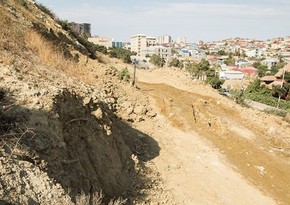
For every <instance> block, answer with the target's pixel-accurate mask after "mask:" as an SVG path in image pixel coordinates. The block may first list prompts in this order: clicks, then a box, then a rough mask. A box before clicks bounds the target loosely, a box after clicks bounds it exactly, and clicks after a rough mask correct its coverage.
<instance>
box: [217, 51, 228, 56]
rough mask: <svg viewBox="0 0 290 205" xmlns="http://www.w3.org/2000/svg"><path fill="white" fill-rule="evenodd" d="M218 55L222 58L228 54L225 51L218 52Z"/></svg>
mask: <svg viewBox="0 0 290 205" xmlns="http://www.w3.org/2000/svg"><path fill="white" fill-rule="evenodd" d="M217 54H218V55H220V56H224V55H226V52H225V51H224V50H219V51H218V52H217Z"/></svg>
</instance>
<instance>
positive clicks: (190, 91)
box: [135, 69, 290, 204]
mask: <svg viewBox="0 0 290 205" xmlns="http://www.w3.org/2000/svg"><path fill="white" fill-rule="evenodd" d="M137 86H138V88H139V89H140V90H141V91H142V92H143V93H144V94H146V95H148V96H150V98H151V103H152V104H154V106H156V109H158V110H159V115H158V116H157V117H156V119H155V122H143V123H138V124H135V126H136V127H137V128H138V129H140V130H143V131H145V132H148V133H149V134H150V135H151V136H152V137H153V138H154V139H155V140H156V141H157V142H158V144H159V146H160V150H161V151H160V155H159V156H158V157H156V158H155V159H153V162H154V163H155V165H156V167H157V169H158V171H159V173H160V176H161V178H162V179H163V181H164V190H165V191H167V194H168V192H169V193H171V194H172V196H173V198H172V199H170V200H168V201H166V204H290V192H289V188H290V187H289V182H290V171H289V170H290V164H289V156H290V152H289V151H290V150H289V137H290V127H289V124H288V123H286V122H285V121H283V119H282V118H279V117H276V116H270V115H268V114H266V113H263V112H260V111H256V110H253V109H250V108H246V107H242V106H240V105H238V104H236V103H235V102H233V101H231V100H229V99H227V98H225V97H223V96H220V95H219V94H217V92H215V91H214V90H212V89H211V88H210V87H208V86H206V85H203V84H201V83H198V82H193V81H192V80H191V79H190V78H189V77H188V76H186V75H185V74H184V73H183V72H182V71H179V70H174V69H163V70H162V69H159V70H158V69H157V70H154V71H141V70H140V71H138V83H137Z"/></svg>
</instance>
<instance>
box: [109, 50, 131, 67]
mask: <svg viewBox="0 0 290 205" xmlns="http://www.w3.org/2000/svg"><path fill="white" fill-rule="evenodd" d="M131 55H132V53H131V51H129V50H127V49H124V48H116V47H113V48H110V51H109V57H111V58H118V59H121V60H122V61H123V62H124V63H132V61H131Z"/></svg>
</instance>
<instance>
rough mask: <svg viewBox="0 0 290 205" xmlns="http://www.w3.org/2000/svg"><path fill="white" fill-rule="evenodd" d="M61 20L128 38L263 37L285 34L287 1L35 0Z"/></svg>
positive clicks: (289, 16) (289, 6)
mask: <svg viewBox="0 0 290 205" xmlns="http://www.w3.org/2000/svg"><path fill="white" fill-rule="evenodd" d="M38 2H40V3H43V4H44V5H45V6H47V7H48V8H50V9H51V10H52V11H53V12H55V14H56V15H57V16H58V17H59V18H61V19H64V20H68V21H74V22H78V23H90V24H91V25H92V34H93V35H99V36H105V37H109V38H114V40H116V41H130V37H131V36H133V35H135V34H138V33H144V34H146V35H148V36H155V37H158V36H161V35H171V36H172V38H173V39H176V38H178V37H186V39H187V41H188V42H198V41H199V40H203V41H214V40H222V39H226V38H235V37H242V38H254V39H259V40H266V39H269V38H274V37H285V36H289V35H290V28H289V26H287V25H288V24H289V23H288V19H290V12H289V11H290V1H287V0H271V1H270V0H264V1H260V0H252V1H249V0H245V1H235V2H234V3H233V2H232V1H229V0H221V1H219V3H216V1H212V0H205V1H200V0H196V1H192V0H191V1H190V0H183V1H177V0H169V1H165V0H157V1H153V0H147V1H146V2H144V1H132V0H129V1H126V2H120V1H117V0H113V1H110V2H109V1H100V0H98V1H92V0H83V1H82V2H80V1H76V0H72V1H67V2H64V1H56V0H53V1H51V0H40V1H38Z"/></svg>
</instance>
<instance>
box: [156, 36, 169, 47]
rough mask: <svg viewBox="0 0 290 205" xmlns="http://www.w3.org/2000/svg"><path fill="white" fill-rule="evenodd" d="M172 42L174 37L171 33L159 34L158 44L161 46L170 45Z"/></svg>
mask: <svg viewBox="0 0 290 205" xmlns="http://www.w3.org/2000/svg"><path fill="white" fill-rule="evenodd" d="M171 42H172V38H171V36H169V35H164V36H159V37H158V44H159V45H160V46H165V45H169V44H170V43H171Z"/></svg>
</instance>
